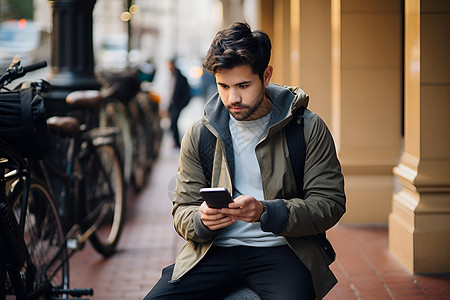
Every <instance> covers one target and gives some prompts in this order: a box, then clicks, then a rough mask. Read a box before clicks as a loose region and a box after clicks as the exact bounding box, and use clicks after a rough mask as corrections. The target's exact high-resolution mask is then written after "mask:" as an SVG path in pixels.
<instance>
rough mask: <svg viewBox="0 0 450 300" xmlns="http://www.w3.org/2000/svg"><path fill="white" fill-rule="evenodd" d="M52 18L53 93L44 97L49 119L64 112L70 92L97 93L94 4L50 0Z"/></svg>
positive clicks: (90, 1)
mask: <svg viewBox="0 0 450 300" xmlns="http://www.w3.org/2000/svg"><path fill="white" fill-rule="evenodd" d="M49 3H50V6H51V8H52V18H53V30H52V36H51V38H52V53H51V71H50V75H49V77H48V79H49V81H50V83H51V84H52V87H53V91H52V92H51V93H50V94H48V95H47V96H46V105H47V108H48V109H47V111H48V113H49V114H50V115H52V114H53V113H56V112H59V111H60V110H63V111H64V110H66V109H67V108H66V107H65V105H64V99H65V97H66V96H67V94H69V93H70V92H71V91H74V90H79V89H99V88H100V84H99V83H98V81H97V79H96V77H95V75H94V54H93V46H92V11H93V9H94V5H95V0H50V1H49Z"/></svg>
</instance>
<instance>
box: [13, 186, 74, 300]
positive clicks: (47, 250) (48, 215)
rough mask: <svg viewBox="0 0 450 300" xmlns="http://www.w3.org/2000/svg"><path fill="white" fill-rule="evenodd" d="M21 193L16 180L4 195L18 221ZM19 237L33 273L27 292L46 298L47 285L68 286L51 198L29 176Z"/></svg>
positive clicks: (65, 259) (64, 252)
mask: <svg viewBox="0 0 450 300" xmlns="http://www.w3.org/2000/svg"><path fill="white" fill-rule="evenodd" d="M22 195H23V182H22V181H18V182H16V183H15V184H14V185H13V186H12V188H11V192H10V194H9V195H8V201H9V203H10V204H11V207H12V210H13V212H14V215H15V216H16V218H17V222H18V223H19V222H20V221H19V218H20V212H21V204H22ZM23 234H24V235H23V239H24V241H25V244H26V245H27V249H28V252H29V254H30V257H31V260H32V262H33V264H34V265H35V267H36V276H35V279H34V282H33V286H32V287H30V291H29V293H35V294H37V295H42V296H40V297H37V299H47V296H48V295H49V294H48V293H49V283H50V285H51V287H55V288H60V289H67V288H68V287H69V263H68V257H67V249H66V247H65V239H64V232H63V229H62V225H61V221H60V218H59V215H58V211H57V209H56V206H55V204H54V201H53V199H52V197H51V195H50V193H49V192H48V189H47V187H46V186H45V185H44V184H43V183H42V182H41V181H39V180H37V179H34V178H32V179H31V180H30V188H29V194H28V205H27V208H26V216H25V228H24V233H23Z"/></svg>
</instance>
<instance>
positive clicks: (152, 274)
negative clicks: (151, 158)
mask: <svg viewBox="0 0 450 300" xmlns="http://www.w3.org/2000/svg"><path fill="white" fill-rule="evenodd" d="M177 165H178V153H177V152H176V151H175V150H172V149H171V148H170V145H169V142H168V141H167V138H165V140H164V143H163V148H162V151H161V156H160V158H159V160H158V162H157V164H156V165H155V166H154V168H153V170H152V175H151V178H150V179H149V184H148V186H147V187H146V188H145V189H144V190H143V191H142V192H141V193H139V194H138V195H134V194H132V193H131V192H130V193H129V197H128V198H129V200H128V201H129V203H128V214H127V222H126V225H125V228H124V231H123V235H122V238H121V240H120V243H119V247H118V249H119V250H118V253H117V254H115V255H114V256H112V257H110V258H109V259H104V258H103V257H102V256H101V255H99V254H98V253H96V252H95V251H94V250H93V248H92V247H91V246H90V244H89V243H87V244H86V246H85V248H84V249H82V250H80V251H79V252H78V253H76V254H75V255H74V256H73V257H72V259H71V262H70V266H71V272H70V273H71V287H73V288H88V287H90V288H93V289H94V296H92V297H90V299H91V300H106V299H108V300H128V299H129V300H137V299H142V298H143V297H144V296H145V294H146V293H147V292H148V291H149V290H150V289H151V287H152V286H153V285H154V284H155V283H156V281H157V280H158V279H159V276H160V273H161V269H162V268H163V267H164V266H167V265H169V264H171V263H173V261H174V258H175V257H176V255H177V253H178V251H179V250H180V249H181V246H182V245H183V240H182V239H181V238H180V237H178V235H177V234H176V233H175V232H174V230H173V225H172V218H171V214H170V211H171V203H170V199H171V196H170V192H169V191H172V190H173V179H174V176H175V174H176V170H177ZM328 237H329V239H330V240H331V241H332V243H333V245H334V247H335V250H336V252H337V260H336V261H335V262H334V263H333V264H332V265H331V268H332V269H333V271H334V272H335V274H336V276H337V278H338V280H339V283H338V284H337V285H336V287H335V288H334V289H333V290H332V291H331V292H330V293H329V294H328V295H327V296H326V297H325V299H326V300H332V299H369V300H370V299H376V300H380V299H399V300H400V299H405V300H406V299H408V300H409V299H414V300H416V299H417V300H418V299H429V300H438V299H439V300H444V299H450V275H447V276H422V275H411V274H410V273H408V271H406V269H404V268H403V267H402V265H401V264H400V263H399V262H398V261H397V260H396V259H395V258H394V257H393V256H392V255H391V254H390V252H389V251H388V244H387V228H368V227H348V226H344V225H338V226H336V227H334V228H333V229H331V230H330V231H329V234H328Z"/></svg>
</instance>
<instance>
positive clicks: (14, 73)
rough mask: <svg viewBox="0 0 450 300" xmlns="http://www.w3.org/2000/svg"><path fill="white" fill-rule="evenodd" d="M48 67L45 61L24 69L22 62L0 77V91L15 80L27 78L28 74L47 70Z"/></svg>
mask: <svg viewBox="0 0 450 300" xmlns="http://www.w3.org/2000/svg"><path fill="white" fill-rule="evenodd" d="M46 66H47V62H46V61H45V60H44V61H41V62H38V63H35V64H32V65H29V66H25V67H22V66H21V65H20V62H18V63H16V64H14V65H13V66H12V67H11V68H10V69H8V70H7V71H6V73H5V74H3V75H2V76H1V77H0V89H2V88H3V87H4V86H5V85H7V84H9V83H11V82H12V81H13V80H16V79H18V78H20V77H23V76H25V74H27V73H28V72H32V71H36V70H38V69H42V68H45V67H46Z"/></svg>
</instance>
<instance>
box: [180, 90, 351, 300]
mask: <svg viewBox="0 0 450 300" xmlns="http://www.w3.org/2000/svg"><path fill="white" fill-rule="evenodd" d="M266 92H268V93H269V95H270V97H271V99H272V100H273V108H272V115H271V119H270V121H269V130H268V132H267V134H266V135H265V136H263V138H262V139H261V141H260V142H259V143H258V145H257V146H256V155H257V158H258V162H259V165H260V170H261V179H262V185H263V189H264V198H265V199H264V204H265V206H266V209H267V213H268V218H267V221H266V222H265V223H263V224H261V228H262V230H264V231H269V232H273V233H275V234H278V235H281V236H283V237H285V239H286V241H287V243H288V245H289V246H290V247H291V248H292V250H293V251H294V252H295V253H296V254H297V256H298V257H299V258H300V259H301V260H302V262H303V263H304V264H305V265H306V266H307V267H308V269H309V270H310V271H311V275H312V278H313V283H314V288H315V291H316V295H317V297H318V298H323V297H324V296H325V295H326V294H327V293H328V291H329V290H330V289H331V288H332V287H333V286H334V285H335V284H336V283H337V280H336V278H335V276H334V275H333V273H332V272H331V270H330V269H329V267H328V265H329V264H330V263H331V261H330V260H329V259H328V257H327V255H326V253H325V252H324V251H323V249H321V248H320V247H319V246H318V245H317V244H316V242H315V240H314V239H313V238H312V235H313V234H316V233H320V232H324V231H325V230H327V229H329V228H331V227H333V226H334V225H335V224H336V223H337V222H338V221H339V219H340V218H341V216H342V215H343V214H344V212H345V194H344V178H343V175H342V173H341V167H340V164H339V161H338V159H337V157H336V150H335V146H334V142H333V139H332V136H331V134H330V132H329V131H328V129H327V126H326V125H325V123H324V122H323V121H322V119H320V118H319V117H318V116H317V115H316V114H314V113H312V112H311V111H309V110H305V113H304V133H305V143H306V159H305V173H304V185H303V187H304V192H305V199H300V198H295V197H296V196H295V195H297V188H296V183H295V179H294V173H293V169H292V166H291V163H290V158H289V155H291V153H289V151H288V147H287V142H286V137H285V134H284V130H282V129H283V128H284V127H285V126H286V125H287V124H288V123H289V121H290V120H291V118H292V112H293V111H294V110H295V109H297V108H299V107H300V106H301V105H303V106H305V107H306V106H307V105H308V99H309V98H308V96H307V95H306V94H305V93H304V92H303V91H302V90H300V89H299V88H285V87H281V86H278V85H274V84H270V85H269V86H268V87H267V88H266ZM228 119H229V114H228V111H227V110H226V108H225V107H224V105H223V104H222V101H221V100H220V98H219V96H218V94H216V95H215V96H214V97H213V98H211V100H209V101H208V102H207V103H206V105H205V109H204V114H203V116H202V117H201V118H200V119H199V120H197V121H195V122H194V123H193V124H192V125H191V126H190V128H189V130H188V131H187V133H186V134H185V136H184V138H183V141H182V147H181V153H180V164H179V167H178V173H177V185H176V189H175V197H174V200H173V205H174V206H173V211H172V214H173V218H174V224H175V230H176V231H177V232H178V234H179V235H180V236H181V237H183V238H184V239H185V240H186V244H185V245H184V246H183V248H182V250H181V252H180V254H179V255H178V257H177V259H176V263H175V268H174V272H173V275H172V281H173V282H176V281H178V280H181V279H182V276H183V275H184V274H186V273H187V272H188V271H189V270H190V269H191V268H192V267H194V266H195V265H196V264H197V263H198V262H199V261H200V260H201V259H202V257H203V256H204V255H205V253H206V252H207V251H208V249H209V248H210V247H211V245H212V244H213V242H214V238H215V236H216V232H214V231H211V230H209V229H208V228H207V227H206V226H204V225H203V223H202V222H201V220H200V213H199V206H200V205H201V204H202V202H203V200H202V197H201V196H200V193H199V189H200V188H202V187H206V186H207V181H206V178H205V176H204V174H203V170H202V165H201V163H200V159H199V155H198V143H199V136H200V130H201V128H202V126H206V127H207V128H208V129H209V130H210V131H211V132H212V133H213V134H214V135H215V136H216V137H217V144H216V146H215V154H214V160H213V169H212V179H211V186H212V187H225V188H227V189H228V190H229V191H232V190H233V188H232V178H233V172H234V166H233V158H232V156H233V155H232V154H233V152H232V142H231V135H230V133H229V129H228ZM230 147H231V149H230ZM227 153H228V155H227ZM227 157H228V159H227Z"/></svg>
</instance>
